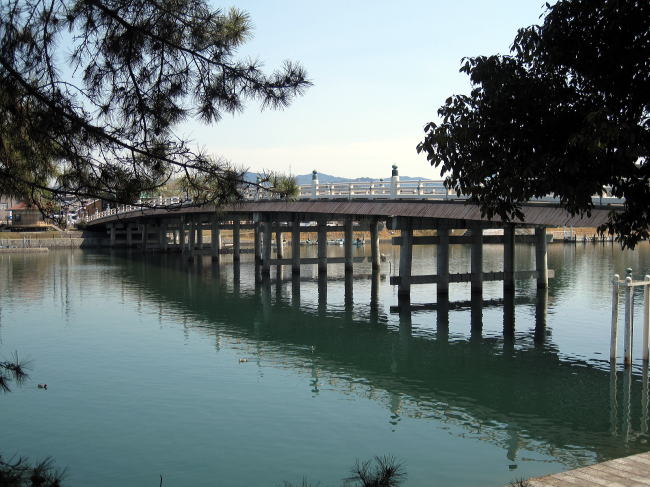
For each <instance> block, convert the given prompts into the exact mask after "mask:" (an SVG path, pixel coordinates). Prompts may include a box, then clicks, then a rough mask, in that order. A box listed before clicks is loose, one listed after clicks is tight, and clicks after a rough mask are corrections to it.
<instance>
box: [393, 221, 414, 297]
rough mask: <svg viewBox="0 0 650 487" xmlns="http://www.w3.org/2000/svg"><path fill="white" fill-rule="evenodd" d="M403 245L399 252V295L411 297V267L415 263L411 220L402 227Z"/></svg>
mask: <svg viewBox="0 0 650 487" xmlns="http://www.w3.org/2000/svg"><path fill="white" fill-rule="evenodd" d="M401 234H402V245H401V246H400V250H399V277H400V281H399V286H398V288H397V295H398V296H402V297H409V296H410V295H411V265H412V262H413V228H412V221H411V219H410V218H406V219H405V225H404V226H403V227H402V231H401Z"/></svg>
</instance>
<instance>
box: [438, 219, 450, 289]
mask: <svg viewBox="0 0 650 487" xmlns="http://www.w3.org/2000/svg"><path fill="white" fill-rule="evenodd" d="M438 238H439V242H438V248H437V249H436V267H437V274H438V283H437V285H436V294H438V296H446V295H448V294H449V228H448V227H447V226H446V225H441V226H440V227H438Z"/></svg>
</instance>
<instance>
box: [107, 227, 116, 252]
mask: <svg viewBox="0 0 650 487" xmlns="http://www.w3.org/2000/svg"><path fill="white" fill-rule="evenodd" d="M108 230H109V232H110V236H111V247H115V240H116V238H115V223H109V225H108Z"/></svg>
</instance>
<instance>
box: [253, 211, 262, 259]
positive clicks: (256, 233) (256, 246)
mask: <svg viewBox="0 0 650 487" xmlns="http://www.w3.org/2000/svg"><path fill="white" fill-rule="evenodd" d="M260 233H261V232H260V222H259V221H256V222H255V223H254V224H253V253H254V254H255V266H256V267H257V266H259V265H260V262H261V257H262V255H261V244H262V242H261V235H260Z"/></svg>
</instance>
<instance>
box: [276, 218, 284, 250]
mask: <svg viewBox="0 0 650 487" xmlns="http://www.w3.org/2000/svg"><path fill="white" fill-rule="evenodd" d="M277 224H278V225H280V222H277ZM275 255H276V256H277V258H278V259H283V258H284V251H283V248H282V230H277V231H276V232H275Z"/></svg>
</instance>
